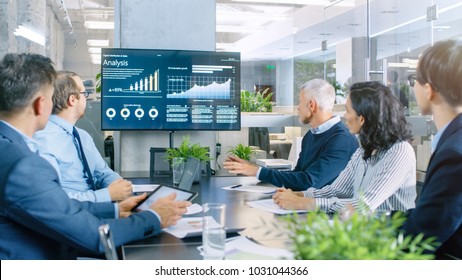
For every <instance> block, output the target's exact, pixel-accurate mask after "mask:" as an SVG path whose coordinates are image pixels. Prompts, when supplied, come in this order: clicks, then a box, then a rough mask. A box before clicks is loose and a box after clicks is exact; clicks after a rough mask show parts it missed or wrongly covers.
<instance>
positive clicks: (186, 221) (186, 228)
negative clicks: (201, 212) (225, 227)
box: [164, 217, 218, 238]
mask: <svg viewBox="0 0 462 280" xmlns="http://www.w3.org/2000/svg"><path fill="white" fill-rule="evenodd" d="M210 223H211V224H213V223H215V224H216V225H217V226H218V223H217V222H216V221H215V220H214V219H213V218H211V217H210ZM202 224H203V222H202V217H191V218H182V219H180V220H179V221H178V222H177V223H176V225H174V226H171V227H168V228H164V231H165V232H168V233H170V234H171V235H173V236H175V237H177V238H185V237H191V236H199V235H202V231H203V229H202Z"/></svg>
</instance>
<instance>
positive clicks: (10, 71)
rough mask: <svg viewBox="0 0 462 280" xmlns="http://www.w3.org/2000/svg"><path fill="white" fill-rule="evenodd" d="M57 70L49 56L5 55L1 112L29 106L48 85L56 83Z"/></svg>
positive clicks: (1, 69)
mask: <svg viewBox="0 0 462 280" xmlns="http://www.w3.org/2000/svg"><path fill="white" fill-rule="evenodd" d="M55 77H56V71H55V69H54V68H53V63H52V62H51V60H50V59H49V58H48V57H45V56H42V55H39V54H25V53H23V54H13V53H9V54H6V55H5V56H4V57H3V59H2V61H1V63H0V112H1V113H2V114H6V115H9V114H11V113H15V112H18V111H20V110H22V109H24V108H25V107H26V106H28V105H29V104H30V103H31V102H32V99H33V98H34V96H35V95H36V93H37V92H38V91H39V90H40V89H41V88H42V87H43V86H45V85H53V82H54V80H55Z"/></svg>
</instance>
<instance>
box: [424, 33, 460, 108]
mask: <svg viewBox="0 0 462 280" xmlns="http://www.w3.org/2000/svg"><path fill="white" fill-rule="evenodd" d="M461 77H462V44H461V43H458V42H456V41H453V40H448V41H442V42H437V43H436V44H435V45H433V46H432V47H430V48H428V49H426V50H425V52H424V53H423V55H422V57H421V58H420V60H419V67H418V68H417V80H418V81H419V83H421V84H425V83H429V84H430V85H431V86H432V88H433V89H434V90H436V91H438V92H439V93H440V94H441V96H443V98H444V99H445V100H446V102H447V103H449V104H451V105H453V106H460V105H462V84H461V81H460V79H461Z"/></svg>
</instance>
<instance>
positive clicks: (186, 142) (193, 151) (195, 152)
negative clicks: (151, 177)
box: [166, 135, 212, 182]
mask: <svg viewBox="0 0 462 280" xmlns="http://www.w3.org/2000/svg"><path fill="white" fill-rule="evenodd" d="M189 156H192V157H195V158H197V159H198V160H200V161H201V162H209V161H210V160H212V158H211V157H209V148H208V147H203V146H201V145H199V144H197V143H196V144H192V143H191V141H190V136H189V135H187V136H184V137H183V141H182V142H181V145H180V146H179V147H178V148H167V151H166V159H167V160H168V161H169V162H170V164H172V163H173V159H174V158H181V159H182V160H183V162H186V160H187V159H188V157H189ZM199 171H200V170H199ZM200 175H201V174H200V172H197V175H196V178H195V179H194V182H197V181H199V180H200Z"/></svg>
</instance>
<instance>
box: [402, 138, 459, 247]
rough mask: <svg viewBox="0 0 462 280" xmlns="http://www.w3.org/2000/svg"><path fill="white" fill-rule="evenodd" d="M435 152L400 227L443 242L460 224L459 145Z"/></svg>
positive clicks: (457, 141)
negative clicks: (416, 197)
mask: <svg viewBox="0 0 462 280" xmlns="http://www.w3.org/2000/svg"><path fill="white" fill-rule="evenodd" d="M455 142H456V143H454V145H457V146H455V147H456V149H451V151H441V152H439V153H438V154H435V155H434V158H432V160H431V161H430V165H429V169H428V170H427V175H426V176H427V178H426V180H425V184H424V186H423V189H422V191H421V193H420V199H419V201H418V203H417V205H416V208H415V209H414V211H412V213H411V214H410V216H409V217H408V220H407V222H406V223H405V224H404V225H403V229H404V231H405V232H406V233H407V234H410V235H417V234H419V233H424V234H425V235H426V236H427V237H430V236H436V237H437V239H438V242H440V243H444V242H446V241H447V240H448V239H449V238H450V237H451V236H453V235H454V234H455V233H456V231H457V230H458V229H459V230H460V227H461V225H462V187H461V186H462V185H461V182H462V146H461V143H460V139H459V140H456V141H455Z"/></svg>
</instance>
